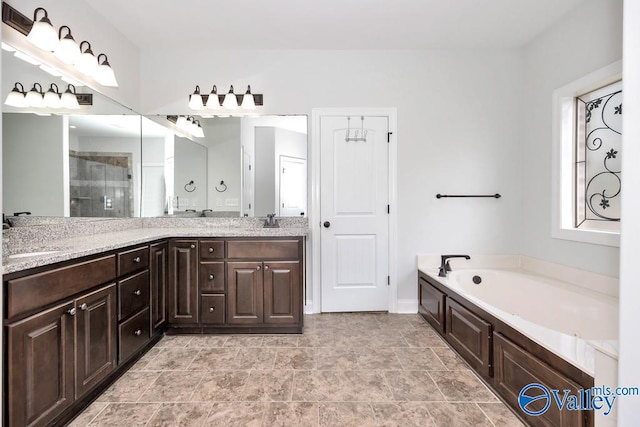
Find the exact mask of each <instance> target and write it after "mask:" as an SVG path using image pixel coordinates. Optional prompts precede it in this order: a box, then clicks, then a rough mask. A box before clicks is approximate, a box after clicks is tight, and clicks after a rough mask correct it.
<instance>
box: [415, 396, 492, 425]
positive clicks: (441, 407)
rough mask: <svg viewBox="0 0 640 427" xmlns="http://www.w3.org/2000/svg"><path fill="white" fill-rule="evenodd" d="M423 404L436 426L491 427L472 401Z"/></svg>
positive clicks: (487, 419)
mask: <svg viewBox="0 0 640 427" xmlns="http://www.w3.org/2000/svg"><path fill="white" fill-rule="evenodd" d="M424 405H425V407H426V408H427V409H428V410H429V414H430V415H431V419H432V420H433V422H434V424H435V425H436V427H469V426H474V427H493V425H492V424H491V421H489V418H487V416H486V415H485V414H484V413H483V412H482V411H481V410H480V408H478V406H477V405H476V404H474V403H445V402H426V403H425V404H424Z"/></svg>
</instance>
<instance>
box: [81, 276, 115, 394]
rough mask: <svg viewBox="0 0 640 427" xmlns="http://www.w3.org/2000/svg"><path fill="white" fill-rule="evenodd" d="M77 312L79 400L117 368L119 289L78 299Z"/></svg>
mask: <svg viewBox="0 0 640 427" xmlns="http://www.w3.org/2000/svg"><path fill="white" fill-rule="evenodd" d="M75 308H76V315H75V318H76V387H75V398H76V399H78V398H80V397H81V396H82V395H84V394H85V393H86V392H88V391H89V390H91V389H92V388H93V387H95V386H96V385H97V384H98V383H100V382H101V381H103V380H104V379H105V378H107V376H108V375H109V374H111V372H113V371H114V369H115V368H116V285H115V284H111V285H109V286H106V287H104V288H102V289H98V290H97V291H94V292H92V293H90V294H88V295H86V296H84V297H82V298H78V299H77V300H76V301H75Z"/></svg>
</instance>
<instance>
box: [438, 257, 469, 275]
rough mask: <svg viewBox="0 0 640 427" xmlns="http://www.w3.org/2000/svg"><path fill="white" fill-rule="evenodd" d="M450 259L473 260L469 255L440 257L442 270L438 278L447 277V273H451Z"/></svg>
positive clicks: (440, 269)
mask: <svg viewBox="0 0 640 427" xmlns="http://www.w3.org/2000/svg"><path fill="white" fill-rule="evenodd" d="M450 258H464V259H471V257H470V256H469V255H440V268H439V269H438V277H447V273H448V272H450V271H451V265H449V259H450Z"/></svg>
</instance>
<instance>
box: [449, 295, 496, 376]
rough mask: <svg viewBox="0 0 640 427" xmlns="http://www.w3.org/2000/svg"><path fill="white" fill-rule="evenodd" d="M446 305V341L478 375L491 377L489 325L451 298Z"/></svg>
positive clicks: (490, 336) (490, 335)
mask: <svg viewBox="0 0 640 427" xmlns="http://www.w3.org/2000/svg"><path fill="white" fill-rule="evenodd" d="M446 305H447V320H446V330H447V334H446V337H447V341H449V344H451V346H452V347H453V348H455V349H456V350H458V353H460V355H461V356H462V357H463V358H464V359H465V360H466V361H467V362H468V363H469V365H471V366H473V367H474V368H475V369H476V370H477V371H478V372H479V373H480V374H482V375H485V376H487V377H490V376H492V375H493V370H492V366H491V340H492V334H491V324H490V323H489V322H486V321H485V320H484V319H481V318H480V317H478V316H476V315H475V314H473V313H472V312H471V311H469V310H468V309H467V308H466V307H464V306H462V305H460V304H458V303H457V302H456V301H454V300H452V299H451V298H447V300H446Z"/></svg>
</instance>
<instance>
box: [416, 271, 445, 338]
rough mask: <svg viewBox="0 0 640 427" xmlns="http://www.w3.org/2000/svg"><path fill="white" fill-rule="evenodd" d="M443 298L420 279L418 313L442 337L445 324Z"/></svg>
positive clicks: (440, 293)
mask: <svg viewBox="0 0 640 427" xmlns="http://www.w3.org/2000/svg"><path fill="white" fill-rule="evenodd" d="M444 297H445V294H443V293H442V292H440V291H439V290H438V289H436V288H435V287H433V286H432V285H431V284H430V283H429V282H427V281H426V280H424V279H422V278H420V279H419V280H418V301H419V305H418V312H419V313H420V315H421V316H422V317H423V318H424V319H425V320H426V321H427V322H429V323H430V324H431V326H433V327H434V329H435V330H437V331H438V332H440V333H441V334H443V335H444V323H445V314H444Z"/></svg>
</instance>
